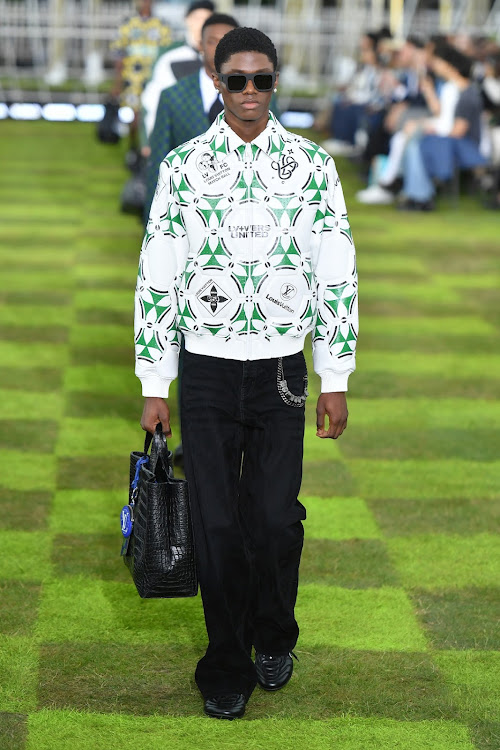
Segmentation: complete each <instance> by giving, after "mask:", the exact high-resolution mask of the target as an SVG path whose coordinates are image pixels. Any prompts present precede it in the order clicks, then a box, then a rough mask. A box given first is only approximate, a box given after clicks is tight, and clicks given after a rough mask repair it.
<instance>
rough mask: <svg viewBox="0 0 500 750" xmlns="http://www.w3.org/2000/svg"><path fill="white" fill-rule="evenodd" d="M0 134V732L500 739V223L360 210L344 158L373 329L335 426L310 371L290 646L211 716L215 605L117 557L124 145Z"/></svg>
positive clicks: (123, 436)
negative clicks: (151, 596) (293, 660)
mask: <svg viewBox="0 0 500 750" xmlns="http://www.w3.org/2000/svg"><path fill="white" fill-rule="evenodd" d="M0 128H1V132H2V138H1V140H0V144H1V145H0V153H1V157H2V165H3V170H2V176H1V178H0V199H1V202H0V206H1V209H0V210H1V214H2V220H1V228H0V241H1V247H0V254H1V259H2V275H3V283H2V287H1V293H0V294H1V306H0V391H1V392H0V459H1V462H2V471H1V473H0V550H1V552H0V634H1V638H0V686H1V690H0V747H1V748H5V750H49V749H50V750H67V748H70V747H71V748H73V749H74V750H80V748H81V749H83V748H85V749H86V750H111V748H116V747H120V748H122V749H123V750H128V749H129V748H130V749H131V748H134V750H142V749H143V748H144V749H146V748H147V750H156V749H157V748H158V750H159V748H164V747H176V748H177V749H178V750H184V749H186V750H187V749H189V750H191V749H192V748H199V747H202V746H203V747H204V748H207V750H209V749H211V748H213V749H214V750H215V749H216V748H217V749H219V748H223V749H224V748H227V749H228V750H229V749H230V750H240V749H241V750H243V748H244V749H245V750H252V748H254V749H255V750H257V749H258V750H260V748H266V749H268V750H275V749H276V750H282V749H283V748H284V747H288V746H293V745H295V744H296V743H299V742H301V741H305V742H307V744H308V747H309V748H311V750H316V749H318V750H320V749H321V750H323V749H326V748H338V750H375V749H377V750H380V749H382V750H393V749H395V748H398V750H424V749H425V750H474V749H475V750H487V749H489V748H491V749H492V750H493V748H496V747H498V745H499V742H500V685H499V682H500V680H499V677H500V659H499V653H498V650H497V649H498V646H499V645H500V631H499V629H498V621H497V618H498V602H499V588H498V573H499V563H500V550H499V545H498V537H496V536H495V531H496V530H497V529H498V516H499V506H498V502H496V501H498V492H499V489H498V480H499V469H500V463H499V458H498V448H499V436H498V426H499V418H500V407H499V404H498V402H495V396H496V395H497V388H498V374H499V372H500V368H499V365H500V357H499V355H498V324H499V321H500V314H499V308H498V304H497V303H496V297H495V287H496V286H497V284H498V268H497V262H498V249H499V248H498V217H497V216H496V215H494V214H488V213H485V212H483V211H481V210H480V209H479V208H478V207H477V205H476V204H475V203H474V202H473V201H469V200H468V199H465V200H464V201H462V203H461V206H460V210H459V211H453V210H452V209H451V208H450V207H449V206H448V207H447V206H443V207H442V209H441V210H440V211H439V212H438V213H436V214H433V215H429V216H427V215H425V216H424V215H404V214H397V213H395V212H394V211H393V209H392V208H366V207H363V209H362V210H360V209H359V208H358V207H357V206H356V205H355V203H354V201H353V200H352V191H353V189H354V188H355V187H356V178H355V176H354V174H353V173H352V170H351V168H350V166H349V165H348V164H341V165H340V167H341V174H342V177H343V182H344V187H345V191H346V195H347V200H348V204H349V206H350V209H351V211H350V213H351V222H352V225H353V229H354V234H355V238H356V240H357V247H358V256H359V269H360V275H361V321H362V329H361V331H362V332H361V336H360V340H359V366H358V367H359V369H358V372H357V373H356V375H355V376H353V377H352V379H351V392H350V399H349V408H350V426H349V429H348V430H347V432H346V434H345V435H344V436H343V437H342V439H341V440H340V441H338V442H336V443H327V442H322V441H319V440H317V439H316V438H315V436H314V402H315V396H316V395H317V391H318V383H317V380H316V379H315V378H314V377H312V378H311V380H312V383H311V391H312V393H311V398H310V400H309V403H308V407H307V416H308V428H307V436H306V445H305V471H304V483H303V490H302V499H303V502H304V504H305V505H306V506H307V510H308V520H307V522H306V536H307V541H306V545H305V550H304V557H303V564H302V569H301V585H300V592H299V599H298V606H297V613H298V619H299V622H300V625H301V637H300V641H299V644H298V646H297V653H298V656H299V658H300V663H299V664H298V665H297V666H296V670H295V673H294V675H293V678H292V680H291V682H290V684H289V685H288V686H287V687H286V689H285V690H283V691H282V692H280V693H278V694H276V695H269V694H266V693H263V692H262V691H260V690H256V691H255V693H254V695H253V696H252V699H251V701H250V703H249V706H248V709H247V714H246V717H245V719H244V720H242V721H240V722H234V723H229V722H215V721H213V720H210V719H207V718H205V717H203V715H202V710H201V709H202V705H201V700H200V697H199V695H198V692H197V690H196V687H195V685H194V682H193V669H194V666H195V663H196V661H197V659H198V658H199V657H200V655H201V654H202V652H203V648H204V642H205V637H204V627H203V619H202V609H201V602H200V599H199V598H196V599H188V600H177V601H175V600H172V601H155V600H151V601H141V600H140V599H139V598H138V596H137V595H136V593H135V590H134V588H133V586H132V584H131V582H130V581H129V578H128V574H127V571H126V569H125V567H124V565H123V564H122V562H121V560H120V558H119V548H120V533H119V524H118V514H119V510H120V508H121V505H122V504H123V502H124V498H125V496H126V478H127V454H128V452H129V451H130V450H131V449H137V448H139V447H140V445H141V440H142V434H141V431H140V428H139V426H138V417H139V413H140V411H141V397H140V395H139V384H138V382H137V381H136V379H135V377H134V374H133V363H132V348H131V325H132V295H133V288H134V284H135V274H136V267H137V259H138V248H139V243H140V227H139V225H138V223H137V221H136V220H135V219H133V218H131V217H126V216H123V215H120V214H119V213H118V212H117V210H116V209H117V201H118V194H119V191H120V188H121V185H122V183H123V181H124V178H125V176H126V175H125V171H124V169H123V168H122V166H121V164H122V156H123V153H122V148H123V147H121V146H120V147H117V148H114V147H105V146H101V145H100V144H98V143H96V142H95V141H94V139H93V134H92V129H91V128H89V127H87V126H83V125H76V124H67V125H54V124H51V125H49V124H44V123H34V124H22V123H10V122H3V123H1V124H0ZM172 406H173V409H174V425H173V427H174V432H177V433H178V419H177V414H176V412H175V400H173V401H172Z"/></svg>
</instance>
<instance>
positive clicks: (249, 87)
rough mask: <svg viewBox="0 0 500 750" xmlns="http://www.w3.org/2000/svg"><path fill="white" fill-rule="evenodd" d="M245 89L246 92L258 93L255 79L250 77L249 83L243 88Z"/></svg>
mask: <svg viewBox="0 0 500 750" xmlns="http://www.w3.org/2000/svg"><path fill="white" fill-rule="evenodd" d="M243 91H244V92H245V94H255V93H256V91H257V89H256V88H255V86H254V84H253V81H252V80H251V79H250V78H249V79H248V81H247V85H246V86H245V88H244V89H243Z"/></svg>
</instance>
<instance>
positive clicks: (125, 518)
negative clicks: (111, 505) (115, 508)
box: [120, 505, 134, 539]
mask: <svg viewBox="0 0 500 750" xmlns="http://www.w3.org/2000/svg"><path fill="white" fill-rule="evenodd" d="M120 520H121V524H122V534H123V536H124V537H125V538H126V539H127V538H128V537H129V536H130V535H131V533H132V528H133V525H134V511H133V508H132V506H131V505H124V506H123V508H122V512H121V514H120Z"/></svg>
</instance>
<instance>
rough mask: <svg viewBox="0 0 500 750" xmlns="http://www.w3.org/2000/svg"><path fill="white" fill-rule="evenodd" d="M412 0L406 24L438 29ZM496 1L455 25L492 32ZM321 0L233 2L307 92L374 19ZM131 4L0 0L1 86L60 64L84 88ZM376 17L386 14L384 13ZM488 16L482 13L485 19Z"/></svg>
mask: <svg viewBox="0 0 500 750" xmlns="http://www.w3.org/2000/svg"><path fill="white" fill-rule="evenodd" d="M278 4H279V2H278ZM413 5H415V6H416V9H415V13H414V14H413V13H412V16H411V18H409V17H408V19H407V20H408V23H407V26H408V30H409V31H411V33H420V34H423V35H426V36H428V35H431V34H435V33H438V32H439V23H440V16H439V13H438V12H437V11H435V12H433V11H427V12H426V11H422V12H419V10H418V3H417V4H415V3H413ZM499 5H500V3H499V2H497V3H496V4H495V6H494V9H493V10H491V9H490V10H489V11H488V13H489V18H488V26H487V27H485V26H484V25H480V26H477V27H476V28H469V29H464V28H461V29H460V30H461V31H465V30H467V31H470V32H471V33H477V34H484V33H487V34H488V35H490V36H491V35H492V34H494V33H498V32H499V28H500V8H498V11H497V10H496V8H497V7H498V6H499ZM319 6H320V2H319V0H311V2H310V3H307V4H306V3H304V8H305V10H304V11H303V12H299V13H298V14H291V13H287V12H280V11H279V10H277V9H276V8H272V7H262V6H261V4H260V3H259V2H250V3H249V4H248V5H246V6H240V5H237V6H235V7H234V10H233V13H234V15H235V16H236V17H237V19H238V21H239V22H240V23H241V24H244V25H248V26H255V27H258V28H260V29H262V30H263V31H265V32H266V33H267V34H269V36H270V37H271V38H272V39H273V41H274V43H275V44H276V46H277V48H278V51H279V53H280V57H281V62H282V66H283V68H284V72H285V75H284V76H283V79H284V80H283V81H282V83H284V84H285V86H286V87H288V88H294V89H296V90H302V91H306V90H307V91H309V92H311V93H314V92H321V91H322V90H325V89H327V88H328V86H329V85H330V83H331V80H332V76H333V73H334V69H335V61H336V60H337V59H338V58H339V57H340V56H342V55H355V54H356V47H357V43H358V39H359V35H360V33H361V32H362V31H363V30H367V29H370V28H372V26H373V20H374V15H373V8H372V7H371V6H370V3H349V2H347V3H343V4H342V3H339V7H338V8H322V9H321V8H320V7H319ZM361 6H362V7H361ZM130 7H131V3H124V2H120V1H119V0H115V1H113V0H102V1H100V2H98V0H79V1H78V2H77V0H67V1H65V2H62V1H61V0H25V1H24V2H19V1H17V2H13V0H0V77H1V80H3V82H4V85H3V88H4V89H9V90H12V89H17V88H19V89H20V88H22V87H21V86H20V83H21V81H23V80H25V79H30V80H33V81H36V82H37V83H36V88H37V89H38V90H39V91H41V90H47V88H48V87H47V85H46V83H47V82H48V81H49V77H48V75H47V74H48V73H49V74H50V71H51V69H52V70H53V69H54V66H57V65H59V66H62V68H63V69H64V70H63V72H62V74H61V80H63V79H64V78H70V79H73V80H74V81H77V82H81V87H80V89H81V92H82V93H84V92H87V93H88V94H90V93H91V92H92V91H93V90H95V88H96V83H97V82H98V78H99V77H97V78H94V80H93V81H92V76H90V77H89V75H88V66H89V60H92V61H93V64H94V65H95V64H96V61H97V63H98V66H99V67H100V70H101V76H102V75H104V77H110V76H111V75H112V72H111V71H112V56H111V53H110V49H109V46H110V43H111V41H112V40H113V38H114V36H115V34H116V31H117V28H118V26H119V25H120V23H121V22H122V21H123V19H124V17H125V16H126V13H127V10H128V9H129V8H130ZM281 7H282V8H286V7H287V3H286V2H285V1H284V0H281ZM162 8H163V10H162V15H166V17H167V18H168V21H169V23H170V24H171V26H172V30H173V33H174V38H180V37H182V18H183V13H184V9H185V4H176V3H168V4H164V5H163V6H162ZM379 18H380V16H379ZM382 20H383V22H384V23H388V22H389V18H388V16H387V15H384V16H383V17H382ZM486 20H487V19H486V17H485V19H484V22H485V23H486ZM405 30H406V29H405ZM44 79H45V85H44ZM34 85H35V84H34ZM0 94H1V90H0ZM46 98H47V92H46ZM87 98H88V97H87Z"/></svg>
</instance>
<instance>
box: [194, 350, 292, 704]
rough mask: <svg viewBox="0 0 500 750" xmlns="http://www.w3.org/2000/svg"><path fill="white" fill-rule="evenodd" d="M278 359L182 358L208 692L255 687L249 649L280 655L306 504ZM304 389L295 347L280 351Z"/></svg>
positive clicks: (202, 682)
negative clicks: (291, 351)
mask: <svg viewBox="0 0 500 750" xmlns="http://www.w3.org/2000/svg"><path fill="white" fill-rule="evenodd" d="M277 367H278V360H277V359H266V360H257V361H249V360H247V361H244V362H241V361H237V360H229V359H219V358H215V357H209V356H204V355H199V354H192V353H190V352H188V351H186V352H185V354H184V366H183V378H182V386H181V389H182V395H181V419H182V442H183V446H184V462H185V463H184V465H185V472H186V477H187V479H188V482H189V491H190V498H191V506H192V515H193V526H194V534H195V545H196V555H197V566H198V575H199V581H200V589H201V595H202V600H203V608H204V613H205V623H206V627H207V633H208V639H209V643H208V648H207V650H206V653H205V655H204V657H203V658H202V659H201V660H200V661H199V663H198V666H197V668H196V675H195V677H196V683H197V685H198V687H199V689H200V691H201V693H202V695H203V697H204V698H208V697H211V696H216V695H225V694H229V693H243V694H244V695H245V696H246V697H247V698H248V697H249V696H250V694H251V693H252V690H253V689H254V687H255V685H256V682H257V681H256V673H255V666H254V663H253V661H252V658H251V654H252V646H254V647H255V649H256V650H257V651H260V652H263V653H265V654H272V655H282V654H287V653H288V652H289V651H290V650H291V649H293V647H294V646H295V643H296V642H297V638H298V634H299V628H298V625H297V622H296V620H295V617H294V606H295V600H296V596H297V586H298V570H299V562H300V555H301V551H302V543H303V536H304V532H303V526H302V520H303V519H304V518H305V515H306V514H305V509H304V507H303V506H302V505H301V503H300V502H299V501H298V499H297V495H298V493H299V489H300V484H301V480H302V456H303V436H304V407H303V406H302V407H300V408H297V407H293V406H290V405H289V404H287V403H285V402H284V401H283V400H282V398H281V396H280V394H279V392H278V388H277ZM283 370H284V377H285V378H286V380H287V383H288V388H289V390H290V391H291V392H292V393H294V394H296V395H301V394H302V392H303V388H304V380H303V378H304V375H305V374H306V365H305V360H304V356H303V354H302V352H300V353H298V354H294V355H292V356H288V357H284V358H283Z"/></svg>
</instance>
